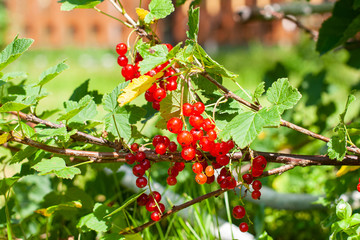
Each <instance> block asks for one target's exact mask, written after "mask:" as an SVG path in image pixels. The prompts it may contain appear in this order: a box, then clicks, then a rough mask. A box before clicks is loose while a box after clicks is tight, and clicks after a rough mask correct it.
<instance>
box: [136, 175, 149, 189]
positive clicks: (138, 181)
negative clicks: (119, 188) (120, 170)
mask: <svg viewBox="0 0 360 240" xmlns="http://www.w3.org/2000/svg"><path fill="white" fill-rule="evenodd" d="M146 185H147V179H146V178H145V177H139V178H138V179H136V186H137V187H138V188H143V187H145V186H146Z"/></svg>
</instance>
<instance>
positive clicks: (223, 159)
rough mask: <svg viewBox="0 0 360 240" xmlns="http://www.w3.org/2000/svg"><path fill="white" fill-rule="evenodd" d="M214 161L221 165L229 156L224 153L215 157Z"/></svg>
mask: <svg viewBox="0 0 360 240" xmlns="http://www.w3.org/2000/svg"><path fill="white" fill-rule="evenodd" d="M216 162H217V163H219V164H220V165H221V166H226V165H228V164H229V162H230V158H229V157H228V156H226V155H223V156H218V157H216Z"/></svg>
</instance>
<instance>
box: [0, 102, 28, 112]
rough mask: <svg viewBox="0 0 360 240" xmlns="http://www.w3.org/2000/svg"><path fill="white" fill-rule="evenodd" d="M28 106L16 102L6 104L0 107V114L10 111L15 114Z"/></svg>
mask: <svg viewBox="0 0 360 240" xmlns="http://www.w3.org/2000/svg"><path fill="white" fill-rule="evenodd" d="M29 106H30V105H28V104H23V103H18V102H7V103H5V104H4V105H2V106H1V107H0V112H10V111H15V112H17V111H21V110H23V109H25V108H27V107H29Z"/></svg>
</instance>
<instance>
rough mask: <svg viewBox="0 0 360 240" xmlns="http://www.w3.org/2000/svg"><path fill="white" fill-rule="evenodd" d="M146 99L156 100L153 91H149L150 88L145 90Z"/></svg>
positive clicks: (149, 100)
mask: <svg viewBox="0 0 360 240" xmlns="http://www.w3.org/2000/svg"><path fill="white" fill-rule="evenodd" d="M145 100H146V101H148V102H154V101H155V98H154V95H153V93H152V92H149V90H147V91H146V92H145Z"/></svg>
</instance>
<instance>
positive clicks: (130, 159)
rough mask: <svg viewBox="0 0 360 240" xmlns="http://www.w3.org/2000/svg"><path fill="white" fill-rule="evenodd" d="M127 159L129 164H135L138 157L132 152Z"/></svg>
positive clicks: (127, 155)
mask: <svg viewBox="0 0 360 240" xmlns="http://www.w3.org/2000/svg"><path fill="white" fill-rule="evenodd" d="M125 161H126V163H127V164H133V163H134V162H135V161H136V157H135V155H134V154H132V153H128V154H126V156H125Z"/></svg>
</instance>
